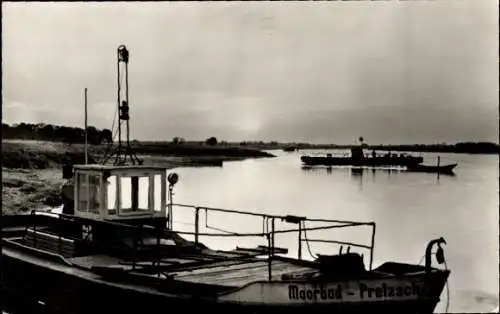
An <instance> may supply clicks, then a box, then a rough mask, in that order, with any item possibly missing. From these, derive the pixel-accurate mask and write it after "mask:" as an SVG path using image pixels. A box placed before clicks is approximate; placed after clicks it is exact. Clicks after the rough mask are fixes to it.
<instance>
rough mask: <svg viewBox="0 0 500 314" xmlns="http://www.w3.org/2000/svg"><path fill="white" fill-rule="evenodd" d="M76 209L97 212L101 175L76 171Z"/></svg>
mask: <svg viewBox="0 0 500 314" xmlns="http://www.w3.org/2000/svg"><path fill="white" fill-rule="evenodd" d="M76 179H77V184H78V195H77V210H78V211H80V212H91V213H95V214H98V213H99V210H100V207H101V175H100V174H92V173H77V178H76Z"/></svg>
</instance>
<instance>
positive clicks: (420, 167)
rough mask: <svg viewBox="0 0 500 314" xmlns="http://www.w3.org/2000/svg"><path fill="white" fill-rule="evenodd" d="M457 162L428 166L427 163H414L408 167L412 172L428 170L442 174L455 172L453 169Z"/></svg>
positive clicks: (428, 171)
mask: <svg viewBox="0 0 500 314" xmlns="http://www.w3.org/2000/svg"><path fill="white" fill-rule="evenodd" d="M456 166H457V164H450V165H444V166H427V165H412V166H409V167H408V171H411V172H427V173H441V174H453V173H454V172H453V170H454V169H455V167H456Z"/></svg>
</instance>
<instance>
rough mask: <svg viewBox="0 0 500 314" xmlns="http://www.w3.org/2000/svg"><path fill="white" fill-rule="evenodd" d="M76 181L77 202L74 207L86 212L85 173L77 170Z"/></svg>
mask: <svg viewBox="0 0 500 314" xmlns="http://www.w3.org/2000/svg"><path fill="white" fill-rule="evenodd" d="M76 182H77V191H78V194H77V203H76V205H77V206H76V209H77V210H78V211H81V212H86V211H88V210H87V205H88V204H87V203H88V202H87V174H85V173H80V172H78V173H77V174H76Z"/></svg>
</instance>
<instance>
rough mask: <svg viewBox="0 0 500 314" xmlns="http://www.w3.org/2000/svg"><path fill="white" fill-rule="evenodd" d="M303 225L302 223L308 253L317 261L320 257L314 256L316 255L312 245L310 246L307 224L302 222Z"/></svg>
mask: <svg viewBox="0 0 500 314" xmlns="http://www.w3.org/2000/svg"><path fill="white" fill-rule="evenodd" d="M301 223H302V227H303V231H304V240H306V247H307V252H308V253H309V255H311V257H312V258H313V259H317V258H318V257H317V256H316V255H314V253H313V252H312V250H311V245H310V244H309V240H308V239H307V228H306V223H305V222H304V221H302V222H301Z"/></svg>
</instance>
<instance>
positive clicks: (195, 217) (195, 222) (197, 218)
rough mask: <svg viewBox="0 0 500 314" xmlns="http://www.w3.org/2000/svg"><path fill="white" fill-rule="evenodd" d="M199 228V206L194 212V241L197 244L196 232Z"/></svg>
mask: <svg viewBox="0 0 500 314" xmlns="http://www.w3.org/2000/svg"><path fill="white" fill-rule="evenodd" d="M199 229H200V208H199V207H196V208H195V212H194V243H196V244H198V233H199V231H200V230H199Z"/></svg>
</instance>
